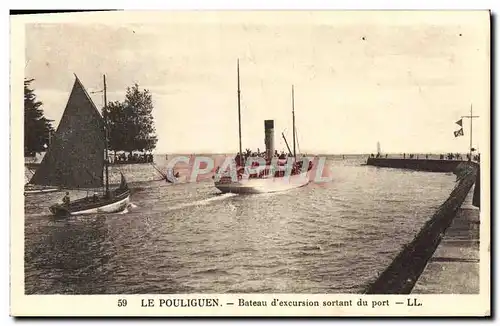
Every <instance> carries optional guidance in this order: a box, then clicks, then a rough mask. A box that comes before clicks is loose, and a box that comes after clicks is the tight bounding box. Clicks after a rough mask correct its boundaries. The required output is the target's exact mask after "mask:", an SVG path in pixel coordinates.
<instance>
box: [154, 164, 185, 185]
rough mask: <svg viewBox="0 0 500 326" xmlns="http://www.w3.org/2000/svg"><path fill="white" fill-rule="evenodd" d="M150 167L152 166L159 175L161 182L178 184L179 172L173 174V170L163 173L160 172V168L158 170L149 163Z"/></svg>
mask: <svg viewBox="0 0 500 326" xmlns="http://www.w3.org/2000/svg"><path fill="white" fill-rule="evenodd" d="M151 165H152V166H153V168H154V169H155V170H156V171H157V172H158V173H159V174H160V175H161V177H162V179H161V180H165V182H167V183H178V182H179V181H178V180H177V179H178V178H179V176H180V175H179V172H175V173H174V170H173V169H168V170H167V173H165V172H163V171H162V170H160V168H158V167H157V166H156V164H154V163H151Z"/></svg>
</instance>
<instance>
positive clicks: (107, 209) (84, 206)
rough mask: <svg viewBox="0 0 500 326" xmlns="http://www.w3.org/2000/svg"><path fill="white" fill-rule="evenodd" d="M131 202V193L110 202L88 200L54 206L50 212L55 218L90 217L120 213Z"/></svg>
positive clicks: (109, 200)
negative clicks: (91, 215) (90, 215)
mask: <svg viewBox="0 0 500 326" xmlns="http://www.w3.org/2000/svg"><path fill="white" fill-rule="evenodd" d="M129 202H130V192H125V193H123V194H120V195H118V196H116V197H114V198H111V199H108V200H98V201H97V202H91V201H90V200H89V199H88V198H83V199H80V200H77V201H75V202H73V203H71V205H70V206H69V207H68V206H64V205H59V204H58V205H53V206H51V207H50V211H51V212H52V214H54V215H55V216H69V215H88V214H102V213H118V212H121V211H123V210H125V208H127V205H128V204H129Z"/></svg>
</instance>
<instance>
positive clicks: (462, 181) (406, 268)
mask: <svg viewBox="0 0 500 326" xmlns="http://www.w3.org/2000/svg"><path fill="white" fill-rule="evenodd" d="M368 163H370V164H368ZM367 164H368V165H374V166H380V167H389V168H405V169H413V170H418V171H432V172H453V173H454V174H456V175H457V184H456V186H455V188H454V189H453V190H452V192H451V194H450V196H449V197H448V199H447V200H446V201H445V202H444V203H443V204H442V205H441V206H440V207H439V208H438V209H437V210H436V212H435V213H434V214H433V216H431V217H430V219H429V220H428V221H427V222H426V223H425V225H424V226H423V227H422V228H421V229H420V231H419V232H418V234H417V235H416V236H415V237H414V239H413V241H411V242H410V243H408V244H406V245H405V246H404V248H403V249H402V250H401V252H400V253H399V254H398V255H397V256H396V257H395V258H394V260H393V261H392V263H391V264H390V265H389V266H388V267H387V268H386V269H385V270H384V271H383V272H382V273H381V274H380V275H379V276H378V277H377V279H376V280H374V281H373V282H372V283H371V284H369V285H368V286H367V287H366V290H365V294H409V293H412V291H413V289H414V288H415V291H416V292H417V293H419V292H420V293H422V292H425V291H426V290H425V289H431V290H429V292H431V293H444V292H447V291H448V293H463V292H466V293H469V292H474V291H475V289H476V288H477V287H478V285H477V284H476V283H479V278H478V274H477V273H478V272H476V271H475V269H474V267H473V265H471V263H475V262H477V264H479V246H478V245H476V242H477V243H478V242H479V231H478V225H479V207H480V182H479V180H480V166H479V164H478V163H477V162H472V161H459V160H456V161H451V160H423V159H421V160H418V159H416V160H415V159H386V158H369V159H368V162H367ZM474 185H475V186H474ZM466 198H469V201H468V202H467V204H465V205H467V207H468V208H470V207H474V209H473V210H470V209H468V210H466V209H464V202H465V201H466ZM464 238H465V240H466V241H462V240H464ZM457 250H458V252H456V253H454V252H455V251H457ZM450 259H451V261H453V262H454V267H453V268H454V272H453V271H449V273H452V274H453V275H454V277H449V278H448V280H447V281H445V282H443V277H446V275H444V274H443V271H442V269H440V268H439V266H441V265H439V264H444V262H446V261H449V260H450ZM477 268H478V266H477ZM462 272H463V273H464V274H463V275H464V276H465V275H470V277H461V283H460V281H457V278H458V277H459V275H461V273H462ZM450 275H451V274H448V276H450ZM452 282H458V283H460V284H459V285H456V286H455V287H454V289H456V292H449V291H450V289H449V288H448V285H450V283H452ZM464 283H467V284H466V285H464ZM417 284H418V286H417ZM431 284H434V287H433V285H431ZM460 287H465V290H460ZM475 293H477V291H476V292H475Z"/></svg>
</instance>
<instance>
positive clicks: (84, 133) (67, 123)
mask: <svg viewBox="0 0 500 326" xmlns="http://www.w3.org/2000/svg"><path fill="white" fill-rule="evenodd" d="M104 99H105V100H104V106H106V77H104ZM107 138H108V137H107V131H106V121H105V119H104V118H103V117H102V116H101V114H100V113H99V111H98V110H97V108H96V106H95V105H94V103H93V101H92V99H91V98H90V96H89V95H88V93H87V91H86V90H85V88H84V87H83V85H82V83H81V82H80V80H79V79H78V77H77V76H76V75H75V83H74V84H73V89H72V91H71V94H70V96H69V99H68V103H67V105H66V108H65V110H64V113H63V116H62V118H61V122H60V123H59V126H58V128H57V131H56V133H55V135H54V137H53V139H52V143H51V146H50V147H49V148H48V151H47V153H46V154H45V156H44V157H43V160H42V162H41V163H40V166H39V168H38V169H37V170H36V172H35V174H34V175H33V177H32V178H31V180H30V183H31V184H34V185H38V186H42V187H43V186H45V187H59V188H62V189H68V190H70V189H78V190H84V189H87V190H88V189H93V190H95V189H101V188H104V189H102V192H103V194H102V195H96V194H95V195H94V196H92V197H88V196H87V197H85V198H80V199H77V200H74V201H71V200H69V192H68V193H66V195H67V196H68V197H67V200H66V202H65V203H63V204H55V205H52V206H51V207H50V211H51V212H52V213H53V214H54V215H78V214H93V213H114V212H119V211H122V210H124V209H125V208H126V206H127V204H128V202H129V197H130V190H129V189H128V186H127V182H126V180H125V177H124V176H123V174H122V175H121V183H120V186H119V187H118V188H117V189H115V190H113V191H111V190H110V189H109V172H108V165H109V158H108V150H107V148H108V146H107V143H108V139H107Z"/></svg>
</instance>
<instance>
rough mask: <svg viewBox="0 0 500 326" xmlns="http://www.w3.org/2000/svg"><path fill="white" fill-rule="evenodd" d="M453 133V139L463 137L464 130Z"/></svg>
mask: <svg viewBox="0 0 500 326" xmlns="http://www.w3.org/2000/svg"><path fill="white" fill-rule="evenodd" d="M453 133H454V134H455V137H458V136H463V135H464V129H463V128H460V129H459V130H457V131H454V132H453Z"/></svg>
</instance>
